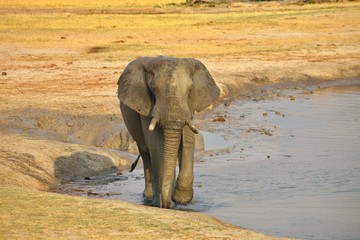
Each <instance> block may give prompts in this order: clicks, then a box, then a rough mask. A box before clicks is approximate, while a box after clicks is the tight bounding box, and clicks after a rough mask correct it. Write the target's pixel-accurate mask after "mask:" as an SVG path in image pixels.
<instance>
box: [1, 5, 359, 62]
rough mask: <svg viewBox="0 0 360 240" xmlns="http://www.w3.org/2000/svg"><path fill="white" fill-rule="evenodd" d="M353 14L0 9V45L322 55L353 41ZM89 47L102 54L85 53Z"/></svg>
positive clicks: (123, 52) (336, 8) (109, 52)
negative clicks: (2, 12)
mask: <svg viewBox="0 0 360 240" xmlns="http://www.w3.org/2000/svg"><path fill="white" fill-rule="evenodd" d="M79 2H80V1H75V2H74V4H75V5H76V4H78V3H79ZM94 2H95V1H94ZM119 2H121V1H119ZM147 2H148V3H149V2H150V1H147ZM35 3H36V4H37V3H40V1H34V4H35ZM55 3H56V2H54V4H55ZM2 4H3V5H6V4H4V3H2ZM59 4H60V3H59ZM60 5H61V4H60ZM110 5H111V4H110ZM359 16H360V4H359V3H349V4H338V5H334V4H322V5H313V6H311V7H309V6H306V7H300V6H297V7H296V6H291V7H282V8H271V10H269V9H265V10H263V9H260V10H257V9H256V8H252V10H251V11H245V12H243V11H240V12H222V13H194V14H187V13H168V14H73V13H71V11H70V13H64V12H54V13H52V12H49V13H44V12H39V13H38V14H36V12H35V13H34V12H33V13H31V14H24V13H22V14H21V13H20V14H5V15H3V16H2V17H1V19H0V31H1V32H2V34H1V35H0V43H1V44H2V46H10V45H11V46H25V47H31V48H39V47H43V48H44V47H45V48H68V49H71V50H76V51H79V52H80V53H81V54H77V57H78V58H79V57H80V58H83V59H96V60H99V59H102V60H106V61H116V60H121V59H123V60H129V59H132V58H134V57H137V56H139V55H172V56H179V57H181V56H190V57H194V56H196V57H216V56H220V57H221V56H234V55H235V56H236V55H242V56H254V55H261V56H262V57H263V56H272V57H273V56H290V55H292V56H294V55H297V56H299V55H307V56H308V55H311V53H312V52H313V50H314V49H315V48H316V52H318V50H319V49H320V51H321V52H323V54H325V55H326V54H327V52H328V51H332V50H336V49H337V48H339V46H341V45H342V46H343V45H346V46H347V47H349V48H357V47H358V43H359V40H360V34H359V32H358V31H357V29H359V27H360V26H359V22H360V21H359ZM350 32H352V34H349V33H350ZM89 48H98V49H100V48H101V49H102V50H101V51H96V52H97V53H104V54H103V55H102V56H99V55H91V56H89V55H87V54H86V53H93V52H91V51H90V52H89V51H88V49H89ZM322 49H324V51H322ZM84 53H85V54H84Z"/></svg>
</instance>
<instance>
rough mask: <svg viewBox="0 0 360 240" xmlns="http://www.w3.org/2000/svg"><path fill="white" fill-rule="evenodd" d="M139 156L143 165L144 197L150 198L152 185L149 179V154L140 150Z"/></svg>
mask: <svg viewBox="0 0 360 240" xmlns="http://www.w3.org/2000/svg"><path fill="white" fill-rule="evenodd" d="M140 154H141V158H142V160H143V165H144V176H145V189H144V192H143V195H144V197H146V198H151V197H153V187H152V179H151V172H152V170H151V159H150V154H149V153H147V152H144V151H142V150H140Z"/></svg>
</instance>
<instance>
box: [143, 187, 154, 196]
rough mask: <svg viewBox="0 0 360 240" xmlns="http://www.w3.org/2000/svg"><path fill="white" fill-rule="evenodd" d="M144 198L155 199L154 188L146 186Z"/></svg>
mask: <svg viewBox="0 0 360 240" xmlns="http://www.w3.org/2000/svg"><path fill="white" fill-rule="evenodd" d="M143 196H144V197H145V198H152V197H153V189H152V186H151V185H150V186H146V187H145V189H144V192H143Z"/></svg>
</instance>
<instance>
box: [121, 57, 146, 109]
mask: <svg viewBox="0 0 360 240" xmlns="http://www.w3.org/2000/svg"><path fill="white" fill-rule="evenodd" d="M147 60H148V59H146V58H139V59H136V60H134V61H132V62H131V63H129V65H128V66H127V67H126V68H125V69H124V72H123V73H122V74H121V76H120V78H119V81H118V98H119V100H120V101H121V102H122V103H124V104H125V105H127V106H128V107H129V108H131V109H133V110H135V111H136V112H138V113H140V114H141V115H144V116H148V115H149V114H150V111H151V98H150V95H149V90H148V87H147V85H146V82H145V80H146V79H145V78H146V68H145V65H146V62H147Z"/></svg>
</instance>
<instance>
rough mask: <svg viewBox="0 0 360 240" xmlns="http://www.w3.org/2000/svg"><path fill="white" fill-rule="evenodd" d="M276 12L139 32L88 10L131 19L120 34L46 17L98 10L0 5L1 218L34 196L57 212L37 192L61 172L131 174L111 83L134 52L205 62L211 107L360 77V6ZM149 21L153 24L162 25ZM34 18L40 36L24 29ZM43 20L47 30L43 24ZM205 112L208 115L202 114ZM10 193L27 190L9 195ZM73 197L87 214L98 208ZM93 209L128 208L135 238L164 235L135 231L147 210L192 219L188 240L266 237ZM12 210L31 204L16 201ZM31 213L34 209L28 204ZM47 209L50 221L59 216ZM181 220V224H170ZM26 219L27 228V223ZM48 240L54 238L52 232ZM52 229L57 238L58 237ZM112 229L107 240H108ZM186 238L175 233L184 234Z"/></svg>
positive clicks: (213, 14) (213, 15) (214, 16)
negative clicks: (211, 82) (214, 95)
mask: <svg viewBox="0 0 360 240" xmlns="http://www.w3.org/2000/svg"><path fill="white" fill-rule="evenodd" d="M277 7H279V6H275V7H272V8H271V7H267V6H265V7H262V8H260V7H252V8H251V7H246V8H245V7H239V6H236V7H228V8H227V9H222V10H221V11H220V13H218V12H217V11H214V10H211V11H209V12H208V13H207V12H206V9H199V10H198V11H199V12H197V10H191V13H189V9H187V8H186V9H182V8H181V7H179V8H176V11H175V10H171V11H169V12H170V13H167V14H164V15H163V14H158V13H153V12H152V13H145V14H144V13H141V14H144V17H152V18H154V19H157V18H164V19H165V20H166V21H167V20H168V21H170V22H171V19H172V18H175V19H176V18H179V21H182V20H181V19H182V18H184V17H188V16H195V17H194V20H192V21H193V22H196V24H192V23H191V22H190V24H189V25H188V27H187V28H181V27H180V28H179V27H178V26H175V25H174V26H173V25H171V26H165V27H164V28H162V25H161V24H160V25H159V26H158V28H156V30H154V31H153V29H152V27H151V26H145V27H144V29H143V28H141V27H139V26H138V25H136V24H134V26H133V25H131V18H132V17H134V18H136V17H139V16H138V15H129V14H128V13H127V12H126V13H122V12H117V13H112V12H111V13H98V12H96V13H95V14H93V15H94V17H95V18H97V17H105V20H106V17H108V20H109V21H112V18H117V17H120V18H122V17H123V18H124V19H126V18H129V19H130V22H129V23H127V24H128V25H126V26H122V28H121V29H119V27H114V26H111V27H109V26H107V25H106V24H105V26H103V27H101V26H100V27H99V26H97V25H96V24H95V25H96V26H95V27H91V26H92V25H91V24H92V22H91V21H90V22H89V25H91V26H90V27H89V29H87V28H86V27H84V26H83V27H82V28H81V29H79V30H78V29H77V28H76V27H69V28H67V27H64V26H61V27H57V25H56V24H59V25H61V24H64V23H62V22H60V23H56V24H54V25H51V20H49V19H52V18H53V19H57V18H61V19H62V18H63V17H65V18H72V17H74V18H77V17H84V18H85V17H88V16H89V15H90V16H93V15H92V13H89V12H86V13H79V12H76V11H71V10H66V11H64V10H58V11H55V10H54V11H49V10H47V9H42V10H41V11H40V10H39V11H40V12H37V11H36V9H35V10H34V9H30V10H29V11H26V9H25V10H24V11H19V12H18V11H15V10H14V9H8V8H2V9H1V12H2V16H1V17H0V22H1V29H0V32H2V33H1V35H2V36H1V37H0V41H1V45H0V71H1V72H0V143H1V144H0V185H1V188H0V192H2V193H1V198H0V202H1V207H0V208H1V211H2V212H6V209H5V207H4V206H9V209H11V208H14V209H13V212H14V214H13V215H11V214H9V212H7V215H6V214H5V213H4V214H5V215H4V214H2V216H6V217H5V218H4V219H5V220H7V221H10V222H11V221H17V220H19V219H20V218H23V217H29V216H31V214H29V215H26V214H25V215H21V214H20V213H19V214H17V211H18V209H16V207H15V206H14V205H11V199H9V196H12V197H13V198H17V199H22V198H24V199H26V201H28V200H29V199H30V198H31V197H32V196H35V198H39V199H42V198H46V197H49V198H56V199H57V202H58V204H59V205H61V204H63V202H66V201H68V199H67V196H57V195H53V194H50V193H40V192H37V190H44V191H46V190H49V189H53V188H55V187H56V185H57V184H58V183H59V182H60V181H61V179H63V178H64V177H77V176H93V175H97V174H99V173H101V172H104V171H109V170H114V169H115V170H117V171H119V170H122V169H124V168H128V167H129V165H130V163H131V161H132V160H133V157H134V155H131V154H129V153H128V152H126V151H119V149H120V150H127V149H130V150H132V151H134V145H133V143H132V142H131V139H130V138H129V136H128V134H127V132H126V130H125V128H124V125H123V123H122V119H121V115H120V112H119V107H118V106H119V102H118V99H117V94H116V91H117V85H116V83H117V79H118V77H119V75H120V74H121V72H122V70H123V69H124V67H125V66H126V65H127V63H128V62H129V61H130V60H131V59H133V58H135V57H136V56H141V55H159V54H164V55H173V56H178V57H185V56H190V57H197V58H198V59H200V60H201V61H203V62H204V63H205V65H206V66H207V67H208V69H209V71H210V72H211V73H212V75H213V77H214V79H215V80H216V82H217V84H218V85H219V87H220V88H221V90H222V95H221V98H220V100H219V101H218V102H217V103H215V104H223V102H228V101H229V100H231V99H234V98H237V97H252V96H255V95H256V96H261V94H265V92H266V91H263V90H264V88H266V89H267V90H269V89H270V91H271V89H272V88H277V89H278V88H284V89H285V88H293V87H302V86H306V85H310V84H317V83H320V82H322V81H332V80H336V79H341V78H352V77H359V76H360V58H359V56H360V44H359V43H360V31H359V29H360V17H359V16H360V4H358V3H356V2H355V3H348V4H329V5H315V6H310V7H309V6H305V7H301V6H287V7H283V6H282V7H279V8H277ZM183 13H185V15H183ZM227 13H228V14H229V15H226V14H227ZM37 14H38V15H37ZM141 14H139V15H141ZM219 14H220V15H221V18H220V17H219ZM241 14H243V15H244V16H245V17H243V15H241ZM103 15H104V16H103ZM140 17H142V16H140ZM167 18H169V19H167ZM24 19H25V20H24ZM41 19H43V20H41ZM154 19H153V20H152V21H156V20H154ZM199 19H200V20H199ZM224 19H225V20H226V21H225V20H224ZM229 19H230V20H229ZM32 21H33V24H34V26H35V27H34V29H31V26H27V25H26V24H27V22H32ZM41 21H44V22H46V21H49V22H50V23H49V25H46V24H45V25H46V26H45V27H44V26H40V25H39V26H38V25H37V24H41ZM54 21H55V20H54ZM78 21H81V20H78ZM99 21H100V20H99ZM124 21H127V20H124ZM134 21H135V20H134ZM160 22H161V21H160ZM81 24H84V25H85V26H86V21H85V23H82V22H79V23H77V24H76V25H78V26H80V25H81ZM99 24H100V23H99ZM111 24H113V23H111ZM162 24H164V23H163V22H162ZM183 24H187V22H184V23H183ZM19 26H20V27H19ZM79 28H80V27H79ZM145 28H146V29H145ZM59 29H60V30H59ZM118 29H119V30H118ZM164 29H165V30H164ZM77 32H78V33H77ZM97 32H100V34H98V33H97ZM110 32H112V34H109V33H110ZM75 33H77V34H75ZM119 45H121V46H119ZM174 48H178V49H174ZM207 111H210V110H207ZM205 116H206V114H205V115H204V114H201V115H199V116H198V118H200V119H201V118H205ZM198 124H199V125H201V122H200V121H199V123H198ZM219 124H221V123H219ZM200 128H201V126H200ZM130 152H131V151H130ZM9 187H16V188H22V189H27V190H26V191H24V192H22V191H19V190H13V191H14V192H12V190H10V189H11V188H9ZM29 189H31V191H29ZM39 194H40V195H39ZM139 194H140V193H139ZM68 198H69V199H70V200H69V201H75V202H77V204H78V205H82V204H84V205H86V206H87V207H89V206H90V205H91V204H92V203H91V202H93V201H95V200H84V199H80V198H74V197H68ZM95 202H96V204H98V205H99V206H100V205H101V206H102V205H109V206H111V208H116V209H118V208H119V209H124V212H125V213H124V214H126V213H128V214H130V215H129V216H130V218H131V220H129V222H130V225H131V226H130V228H127V230H129V229H130V231H131V232H132V233H134V236H135V237H138V238H143V237H145V236H149V238H157V237H158V236H159V235H156V231H159V232H160V233H161V231H162V230H161V226H159V228H158V229H155V228H154V229H151V228H150V230H148V231H151V232H152V234H153V235H151V234H149V235H147V234H148V233H147V232H142V233H141V232H140V233H141V234H140V235H136V234H135V233H136V232H137V231H139V229H138V226H137V225H138V221H137V220H136V219H137V218H138V217H139V215H141V214H145V215H146V216H150V217H151V218H152V219H154V221H157V220H158V219H159V218H157V217H156V215H159V216H162V217H165V218H166V219H167V220H164V218H163V221H164V222H165V223H166V224H167V225H169V224H170V225H171V224H175V225H176V224H180V225H181V224H182V222H191V224H190V225H189V229H190V228H191V229H192V230H191V229H190V230H189V232H185V233H188V234H193V235H187V236H193V237H201V236H203V238H204V239H207V238H211V237H222V238H231V239H242V238H245V239H262V238H265V237H264V236H263V235H261V234H257V233H252V232H249V231H245V230H242V229H240V228H236V227H234V226H230V225H227V224H224V223H220V222H219V221H217V220H214V219H212V218H208V217H205V216H201V215H198V214H193V213H183V212H174V211H166V210H160V209H152V208H148V207H143V206H134V205H131V204H127V203H119V202H107V201H95ZM16 203H17V204H20V205H21V204H25V203H24V202H21V201H20V202H19V200H18V201H17V202H16ZM32 204H34V206H38V205H39V204H38V205H36V202H33V203H32ZM24 206H25V207H30V208H31V206H32V205H28V204H25V205H24ZM89 209H90V207H89ZM44 211H46V209H44ZM49 211H50V212H49V214H50V215H51V214H55V215H56V214H57V213H54V212H51V211H52V210H51V209H50V210H49ZM90 211H91V210H90ZM134 212H135V213H136V214H133V213H134ZM79 216H80V217H81V214H79ZM72 217H74V216H72ZM95 217H96V216H95ZM177 217H178V219H179V221H174V220H173V219H174V218H177ZM33 220H34V219H33ZM112 220H114V219H112ZM115 220H116V219H115ZM115 220H114V221H115ZM34 221H40V222H41V221H47V218H46V217H44V216H43V217H41V218H39V219H35V220H34ZM196 222H197V224H199V226H198V225H196ZM22 224H23V225H24V228H26V227H25V226H27V227H29V226H30V225H26V223H24V222H22ZM10 225H11V224H10ZM200 225H201V226H200ZM12 227H13V226H12ZM44 228H47V227H44ZM197 228H200V229H201V231H200V232H201V233H204V234H203V235H201V234H200V235H196V234H199V233H197V230H196V229H197ZM7 229H9V228H7ZM164 229H166V228H164ZM87 230H90V228H86V226H83V228H82V230H79V229H77V230H74V232H75V233H74V234H75V236H76V234H79V236H81V237H83V235H82V234H83V233H80V232H81V231H87ZM98 230H99V229H98ZM113 230H114V232H113V234H114V236H119V235H121V234H124V232H121V230H119V229H117V230H116V231H115V229H113ZM205 230H206V231H205ZM29 231H30V233H29V234H30V235H29V236H30V238H31V236H32V235H31V230H29ZM79 231H80V232H79ZM99 231H100V230H99ZM0 233H2V234H5V233H8V234H10V235H3V236H9V237H10V238H12V237H14V236H15V237H18V236H17V235H16V234H17V233H16V231H15V232H14V231H13V232H12V231H11V230H9V231H7V230H6V229H5V227H3V226H2V227H0ZM41 233H44V234H45V236H50V237H51V234H50V230H49V229H46V230H45V231H44V232H41ZM57 234H58V235H56V234H55V235H53V236H52V237H58V236H60V235H61V233H57ZM59 234H60V235H59ZM69 234H70V233H69ZM106 234H107V235H106V236H107V237H109V236H110V237H111V234H112V233H109V232H107V233H106ZM179 234H180V235H174V236H175V237H174V238H176V236H178V238H187V237H186V235H181V233H179ZM40 235H41V234H40ZM40 235H36V236H40ZM86 236H90V235H86ZM97 236H99V235H97ZM0 237H1V235H0ZM130 237H131V236H129V238H130ZM20 238H21V235H20ZM145 238H146V237H145Z"/></svg>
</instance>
